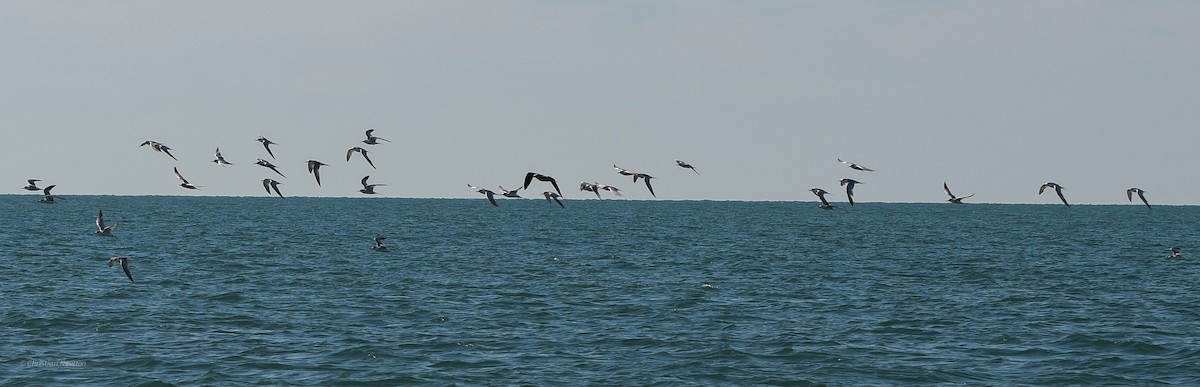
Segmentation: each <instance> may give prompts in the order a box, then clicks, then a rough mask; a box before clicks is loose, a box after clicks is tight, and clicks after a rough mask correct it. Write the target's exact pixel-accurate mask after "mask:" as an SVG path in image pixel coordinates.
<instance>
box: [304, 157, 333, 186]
mask: <svg viewBox="0 0 1200 387" xmlns="http://www.w3.org/2000/svg"><path fill="white" fill-rule="evenodd" d="M322 165H329V164H325V163H322V162H320V161H317V160H308V173H311V174H313V177H316V178H317V185H318V186H319V185H321V166H322Z"/></svg>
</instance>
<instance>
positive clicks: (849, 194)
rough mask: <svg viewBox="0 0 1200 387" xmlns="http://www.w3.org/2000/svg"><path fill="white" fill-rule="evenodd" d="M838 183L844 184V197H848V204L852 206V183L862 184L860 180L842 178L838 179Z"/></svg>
mask: <svg viewBox="0 0 1200 387" xmlns="http://www.w3.org/2000/svg"><path fill="white" fill-rule="evenodd" d="M838 183H839V184H841V185H844V186H846V198H848V199H850V205H852V206H853V205H854V185H855V184H862V182H861V181H858V180H854V179H842V180H838Z"/></svg>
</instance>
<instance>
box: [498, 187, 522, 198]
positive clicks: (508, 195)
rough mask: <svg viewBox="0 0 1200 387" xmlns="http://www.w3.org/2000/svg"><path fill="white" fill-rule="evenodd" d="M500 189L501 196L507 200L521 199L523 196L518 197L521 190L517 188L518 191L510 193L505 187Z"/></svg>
mask: <svg viewBox="0 0 1200 387" xmlns="http://www.w3.org/2000/svg"><path fill="white" fill-rule="evenodd" d="M499 187H500V195H503V196H504V197H506V198H519V197H521V195H517V191H520V190H521V189H520V188H517V189H514V190H512V191H509V190H506V189H504V186H499Z"/></svg>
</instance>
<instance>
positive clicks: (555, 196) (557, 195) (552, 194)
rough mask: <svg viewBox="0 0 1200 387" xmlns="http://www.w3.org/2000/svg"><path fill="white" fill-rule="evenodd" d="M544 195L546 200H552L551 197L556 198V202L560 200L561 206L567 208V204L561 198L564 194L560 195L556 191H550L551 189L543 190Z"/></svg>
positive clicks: (559, 204)
mask: <svg viewBox="0 0 1200 387" xmlns="http://www.w3.org/2000/svg"><path fill="white" fill-rule="evenodd" d="M542 196H545V197H546V201H550V200H551V199H554V201H555V202H558V206H559V207H562V208H567V207H566V206H564V205H563V204H562V200H560V198H562V196H559V194H556V193H554V192H550V191H545V192H542Z"/></svg>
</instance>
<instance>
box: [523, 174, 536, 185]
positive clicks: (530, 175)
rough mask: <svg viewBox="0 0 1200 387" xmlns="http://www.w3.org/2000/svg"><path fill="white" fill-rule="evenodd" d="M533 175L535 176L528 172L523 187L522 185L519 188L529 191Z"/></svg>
mask: <svg viewBox="0 0 1200 387" xmlns="http://www.w3.org/2000/svg"><path fill="white" fill-rule="evenodd" d="M533 175H536V173H533V172H529V173H526V174H525V185H522V186H521V188H523V189H529V183H530V182H532V181H533Z"/></svg>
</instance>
